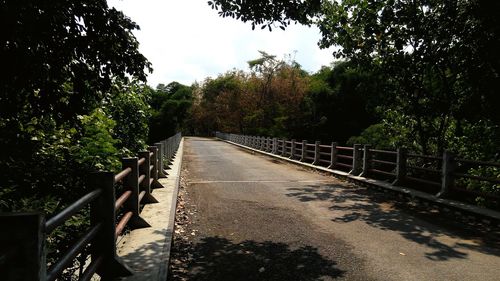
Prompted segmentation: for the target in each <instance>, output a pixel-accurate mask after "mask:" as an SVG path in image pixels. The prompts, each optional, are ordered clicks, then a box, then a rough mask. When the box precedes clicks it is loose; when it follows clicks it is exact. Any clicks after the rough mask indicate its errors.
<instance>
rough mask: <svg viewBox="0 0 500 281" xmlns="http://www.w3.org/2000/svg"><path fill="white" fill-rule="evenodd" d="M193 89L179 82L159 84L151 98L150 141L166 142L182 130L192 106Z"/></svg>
mask: <svg viewBox="0 0 500 281" xmlns="http://www.w3.org/2000/svg"><path fill="white" fill-rule="evenodd" d="M192 92H193V90H192V88H191V87H189V86H186V85H182V84H180V83H178V82H171V83H169V84H168V85H164V84H159V85H158V86H157V87H156V90H153V91H152V93H151V98H150V103H149V104H150V106H151V109H152V113H151V118H150V120H149V128H150V131H149V141H150V142H151V143H153V142H157V141H160V140H164V139H166V138H168V137H170V136H172V135H174V134H175V133H176V132H178V131H179V130H181V128H182V125H183V123H184V120H185V119H186V118H187V114H188V110H189V108H190V107H191V105H192V102H193V101H192V100H193V96H192Z"/></svg>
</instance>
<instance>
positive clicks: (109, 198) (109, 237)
mask: <svg viewBox="0 0 500 281" xmlns="http://www.w3.org/2000/svg"><path fill="white" fill-rule="evenodd" d="M89 180H90V183H89V186H91V187H93V188H99V189H101V191H102V192H101V195H100V196H99V197H98V198H97V199H96V200H95V201H94V202H92V203H91V209H90V218H91V224H92V225H96V224H99V223H100V224H101V229H100V231H99V232H98V233H97V235H96V237H95V238H94V242H93V243H92V244H91V254H92V260H96V259H98V258H102V259H103V263H102V265H101V266H100V267H99V269H98V270H97V274H99V276H101V278H102V279H105V280H110V279H112V278H114V277H118V276H129V275H132V271H131V270H130V269H129V268H128V267H127V266H126V265H125V264H124V263H123V262H122V261H121V260H120V258H119V257H118V256H117V255H116V236H115V231H116V227H115V225H116V214H115V175H114V174H113V173H112V172H96V173H93V174H92V175H91V176H90V178H89Z"/></svg>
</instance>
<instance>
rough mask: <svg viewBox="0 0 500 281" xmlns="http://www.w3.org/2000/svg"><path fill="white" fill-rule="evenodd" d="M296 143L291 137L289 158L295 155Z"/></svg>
mask: <svg viewBox="0 0 500 281" xmlns="http://www.w3.org/2000/svg"><path fill="white" fill-rule="evenodd" d="M296 146H297V144H296V143H295V139H292V143H291V144H290V157H289V158H290V159H293V157H295V147H296Z"/></svg>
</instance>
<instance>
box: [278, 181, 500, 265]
mask: <svg viewBox="0 0 500 281" xmlns="http://www.w3.org/2000/svg"><path fill="white" fill-rule="evenodd" d="M288 190H289V191H290V193H288V194H287V195H288V196H289V197H295V198H297V199H298V200H299V201H301V202H310V201H323V202H329V203H332V205H331V206H330V207H329V208H328V209H329V210H330V211H331V213H332V219H331V220H332V221H333V222H338V223H350V222H354V221H362V222H365V223H367V224H368V225H371V226H373V227H376V228H379V229H382V230H390V231H394V232H396V233H398V234H399V235H401V236H402V237H403V238H405V239H407V240H411V241H413V242H416V243H418V244H422V245H425V246H427V247H429V248H431V249H432V250H433V251H432V252H429V253H426V254H425V257H426V258H428V259H430V260H436V261H444V260H450V259H464V258H467V256H468V254H467V253H466V252H464V250H471V251H476V252H480V253H483V254H488V255H494V256H500V240H499V238H498V237H500V236H499V235H498V234H499V230H498V229H496V230H492V229H489V228H488V227H484V226H482V227H479V226H468V225H465V224H464V223H463V222H461V221H454V220H450V219H449V218H446V217H443V216H442V214H441V213H436V211H435V210H433V209H432V208H428V207H421V206H419V205H413V204H411V203H408V201H406V202H403V200H398V199H396V200H391V198H390V197H388V195H387V194H385V193H381V192H375V191H374V190H368V189H367V188H363V187H351V188H349V187H345V186H341V185H335V184H312V185H308V186H306V187H300V188H289V189H288ZM442 235H444V236H448V237H452V238H458V239H461V240H464V243H460V242H456V243H454V244H453V245H447V244H445V243H442V242H440V241H439V239H438V238H439V236H442Z"/></svg>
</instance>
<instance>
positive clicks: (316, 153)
mask: <svg viewBox="0 0 500 281" xmlns="http://www.w3.org/2000/svg"><path fill="white" fill-rule="evenodd" d="M320 144H321V142H320V141H316V142H315V143H314V161H313V163H312V164H313V165H318V164H319V159H320V156H321V155H320V154H319V152H320V149H321V148H320V147H319V146H320Z"/></svg>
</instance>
